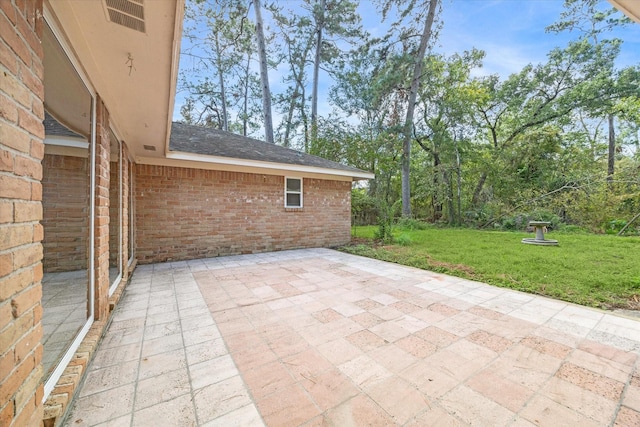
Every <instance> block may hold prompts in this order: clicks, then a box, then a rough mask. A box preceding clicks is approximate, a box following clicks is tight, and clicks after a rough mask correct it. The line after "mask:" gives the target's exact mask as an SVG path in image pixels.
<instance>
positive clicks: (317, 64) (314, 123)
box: [311, 0, 326, 145]
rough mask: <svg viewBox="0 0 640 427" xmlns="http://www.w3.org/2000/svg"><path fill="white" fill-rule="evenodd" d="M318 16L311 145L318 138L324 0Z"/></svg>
mask: <svg viewBox="0 0 640 427" xmlns="http://www.w3.org/2000/svg"><path fill="white" fill-rule="evenodd" d="M319 8H320V11H319V13H320V16H319V18H318V20H317V22H316V25H317V29H316V52H315V58H314V60H313V88H312V90H311V145H314V144H315V143H316V139H317V138H318V79H319V75H320V54H321V53H322V30H323V29H324V12H325V8H326V0H320V5H319Z"/></svg>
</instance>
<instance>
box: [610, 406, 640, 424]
mask: <svg viewBox="0 0 640 427" xmlns="http://www.w3.org/2000/svg"><path fill="white" fill-rule="evenodd" d="M637 425H640V412H638V411H634V410H633V409H630V408H628V407H626V406H623V407H622V408H620V412H618V417H617V418H616V423H615V424H614V426H615V427H626V426H637Z"/></svg>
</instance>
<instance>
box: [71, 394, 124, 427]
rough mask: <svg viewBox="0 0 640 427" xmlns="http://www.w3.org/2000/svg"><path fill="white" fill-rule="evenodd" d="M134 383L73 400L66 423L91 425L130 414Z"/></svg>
mask: <svg viewBox="0 0 640 427" xmlns="http://www.w3.org/2000/svg"><path fill="white" fill-rule="evenodd" d="M134 389H135V384H134V383H131V384H126V385H123V386H120V387H116V388H112V389H109V390H105V391H103V392H100V393H95V394H91V395H88V396H84V397H83V396H80V397H79V398H78V399H77V400H76V401H74V402H73V406H72V407H71V413H70V414H69V416H68V417H67V419H68V424H69V425H73V426H82V427H84V426H91V425H96V424H99V423H103V422H105V421H109V420H112V419H116V418H119V417H121V416H123V415H126V414H130V413H131V410H132V408H133V396H134Z"/></svg>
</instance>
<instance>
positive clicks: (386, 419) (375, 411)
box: [325, 394, 395, 427]
mask: <svg viewBox="0 0 640 427" xmlns="http://www.w3.org/2000/svg"><path fill="white" fill-rule="evenodd" d="M325 418H326V419H327V420H328V421H329V422H330V423H331V424H330V425H334V426H341V427H358V426H368V427H388V426H391V425H394V424H395V423H394V422H393V419H392V418H391V417H390V416H389V414H387V413H386V412H385V411H384V410H383V409H382V408H380V407H379V406H378V405H376V404H375V403H374V402H373V401H372V400H371V399H370V398H369V397H367V396H365V395H362V394H359V395H357V396H356V397H354V398H353V399H350V400H348V401H346V402H344V403H342V404H341V405H339V406H337V407H336V408H334V409H331V410H330V411H327V412H326V414H325Z"/></svg>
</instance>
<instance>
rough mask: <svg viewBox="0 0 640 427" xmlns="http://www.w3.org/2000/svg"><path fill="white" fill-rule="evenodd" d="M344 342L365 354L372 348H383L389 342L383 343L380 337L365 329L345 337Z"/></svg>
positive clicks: (383, 340)
mask: <svg viewBox="0 0 640 427" xmlns="http://www.w3.org/2000/svg"><path fill="white" fill-rule="evenodd" d="M346 340H347V341H349V342H350V343H351V344H353V345H355V346H356V347H358V348H359V349H360V350H362V351H364V352H365V353H366V352H368V351H369V350H373V349H374V348H378V347H380V346H383V345H385V344H387V343H388V342H389V341H385V339H384V338H381V337H380V336H378V335H376V334H374V333H373V332H371V331H369V330H366V329H365V330H364V331H359V332H355V333H353V334H351V335H349V336H347V337H346Z"/></svg>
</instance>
